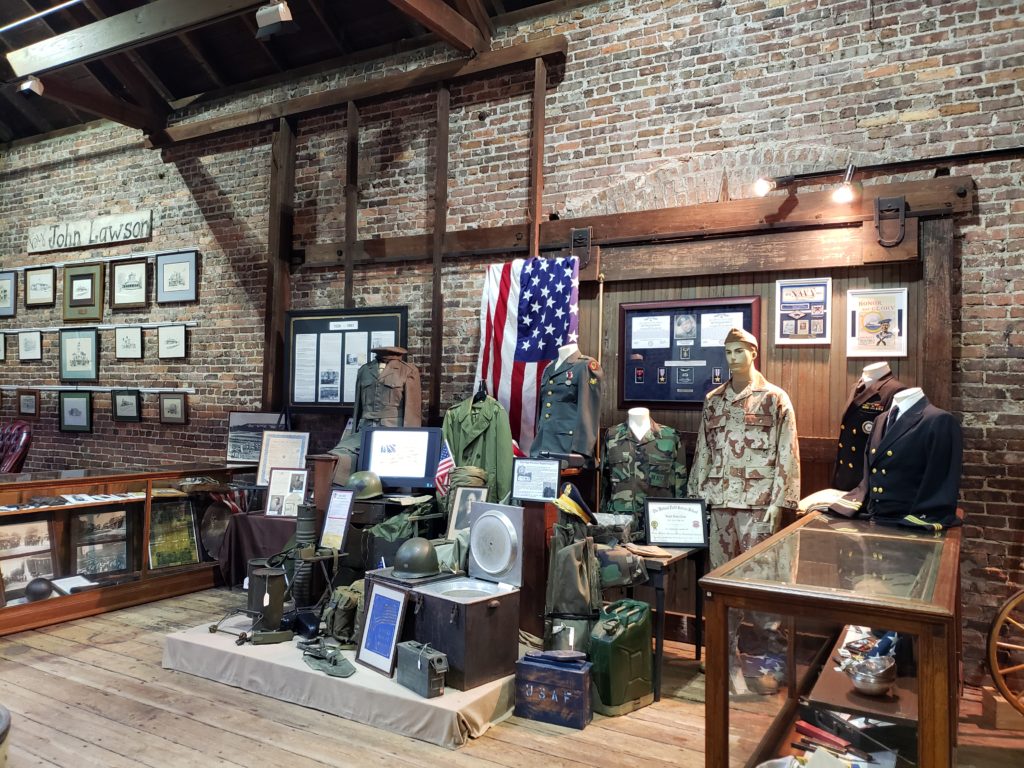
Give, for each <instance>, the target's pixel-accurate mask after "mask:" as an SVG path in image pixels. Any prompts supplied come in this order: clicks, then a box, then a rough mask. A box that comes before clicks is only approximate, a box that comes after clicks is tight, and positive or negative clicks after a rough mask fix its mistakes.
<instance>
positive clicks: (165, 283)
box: [156, 251, 198, 304]
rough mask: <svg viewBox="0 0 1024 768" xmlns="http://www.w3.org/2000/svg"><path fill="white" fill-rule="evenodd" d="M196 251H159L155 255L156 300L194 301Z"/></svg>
mask: <svg viewBox="0 0 1024 768" xmlns="http://www.w3.org/2000/svg"><path fill="white" fill-rule="evenodd" d="M196 255H197V253H196V251H181V252H180V253H161V254H159V255H158V256H157V257H156V301H157V303H158V304H170V303H172V302H176V301H195V300H196V298H197V297H198V293H197V291H196Z"/></svg>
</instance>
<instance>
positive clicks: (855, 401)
mask: <svg viewBox="0 0 1024 768" xmlns="http://www.w3.org/2000/svg"><path fill="white" fill-rule="evenodd" d="M906 388H907V385H906V384H904V383H903V382H901V381H900V380H899V379H897V378H896V377H895V376H893V375H892V372H891V371H890V372H889V373H886V374H885V375H884V376H882V377H880V378H878V379H875V380H873V381H867V382H865V381H861V382H859V383H858V384H857V386H855V387H854V388H853V391H852V392H850V399H849V400H848V401H847V403H846V408H845V409H844V410H843V420H842V423H841V424H840V426H839V449H838V451H837V452H836V468H835V472H834V473H833V474H832V487H833V488H838V489H839V490H841V491H852V490H853V489H854V488H856V487H857V486H858V485H859V484H860V481H861V478H862V477H863V475H864V449H865V448H866V447H867V444H868V438H870V437H871V430H872V429H873V428H874V421H875V418H876V417H877V416H878V414H880V413H884V412H885V411H888V410H889V406H890V405H892V398H893V395H895V394H896V393H897V392H899V391H900V390H903V389H906Z"/></svg>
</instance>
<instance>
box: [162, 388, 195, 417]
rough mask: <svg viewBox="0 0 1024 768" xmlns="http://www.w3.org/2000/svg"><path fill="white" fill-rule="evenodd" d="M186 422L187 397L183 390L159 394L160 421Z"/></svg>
mask: <svg viewBox="0 0 1024 768" xmlns="http://www.w3.org/2000/svg"><path fill="white" fill-rule="evenodd" d="M187 422H188V397H187V395H186V394H185V393H184V392H162V393H161V394H160V423H161V424H185V423H187Z"/></svg>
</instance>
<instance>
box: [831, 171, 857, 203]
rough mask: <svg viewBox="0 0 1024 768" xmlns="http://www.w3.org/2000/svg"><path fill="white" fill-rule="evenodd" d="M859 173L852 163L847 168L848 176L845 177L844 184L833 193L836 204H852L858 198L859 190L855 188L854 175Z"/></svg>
mask: <svg viewBox="0 0 1024 768" xmlns="http://www.w3.org/2000/svg"><path fill="white" fill-rule="evenodd" d="M856 172H857V166H855V165H854V164H853V163H850V164H849V165H848V166H846V175H845V176H843V183H842V184H840V185H839V186H838V187H836V189H835V191H833V192H832V201H833V202H835V203H852V202H853V200H854V198H855V197H857V190H856V189H855V188H854V186H853V174H854V173H856Z"/></svg>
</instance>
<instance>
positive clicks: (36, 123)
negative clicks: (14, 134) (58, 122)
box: [0, 90, 54, 133]
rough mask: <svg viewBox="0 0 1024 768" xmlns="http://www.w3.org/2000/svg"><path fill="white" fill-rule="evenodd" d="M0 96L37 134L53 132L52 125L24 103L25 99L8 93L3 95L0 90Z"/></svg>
mask: <svg viewBox="0 0 1024 768" xmlns="http://www.w3.org/2000/svg"><path fill="white" fill-rule="evenodd" d="M0 96H3V97H4V98H5V99H6V100H7V101H8V103H10V105H11V106H12V107H14V110H15V111H16V112H17V113H18V114H20V115H21V116H22V117H24V118H25V119H26V120H28V122H29V123H31V124H32V127H33V128H35V129H36V131H37V132H39V133H49V132H50V131H52V130H54V125H53V123H51V122H50V121H49V120H47V119H46V118H45V117H43V116H42V115H41V114H39V111H38V110H37V109H35V108H34V107H32V106H30V105H29V103H28V102H27V101H25V99H23V98H21V97H20V96H12V95H11V94H9V93H4V91H2V90H0Z"/></svg>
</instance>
